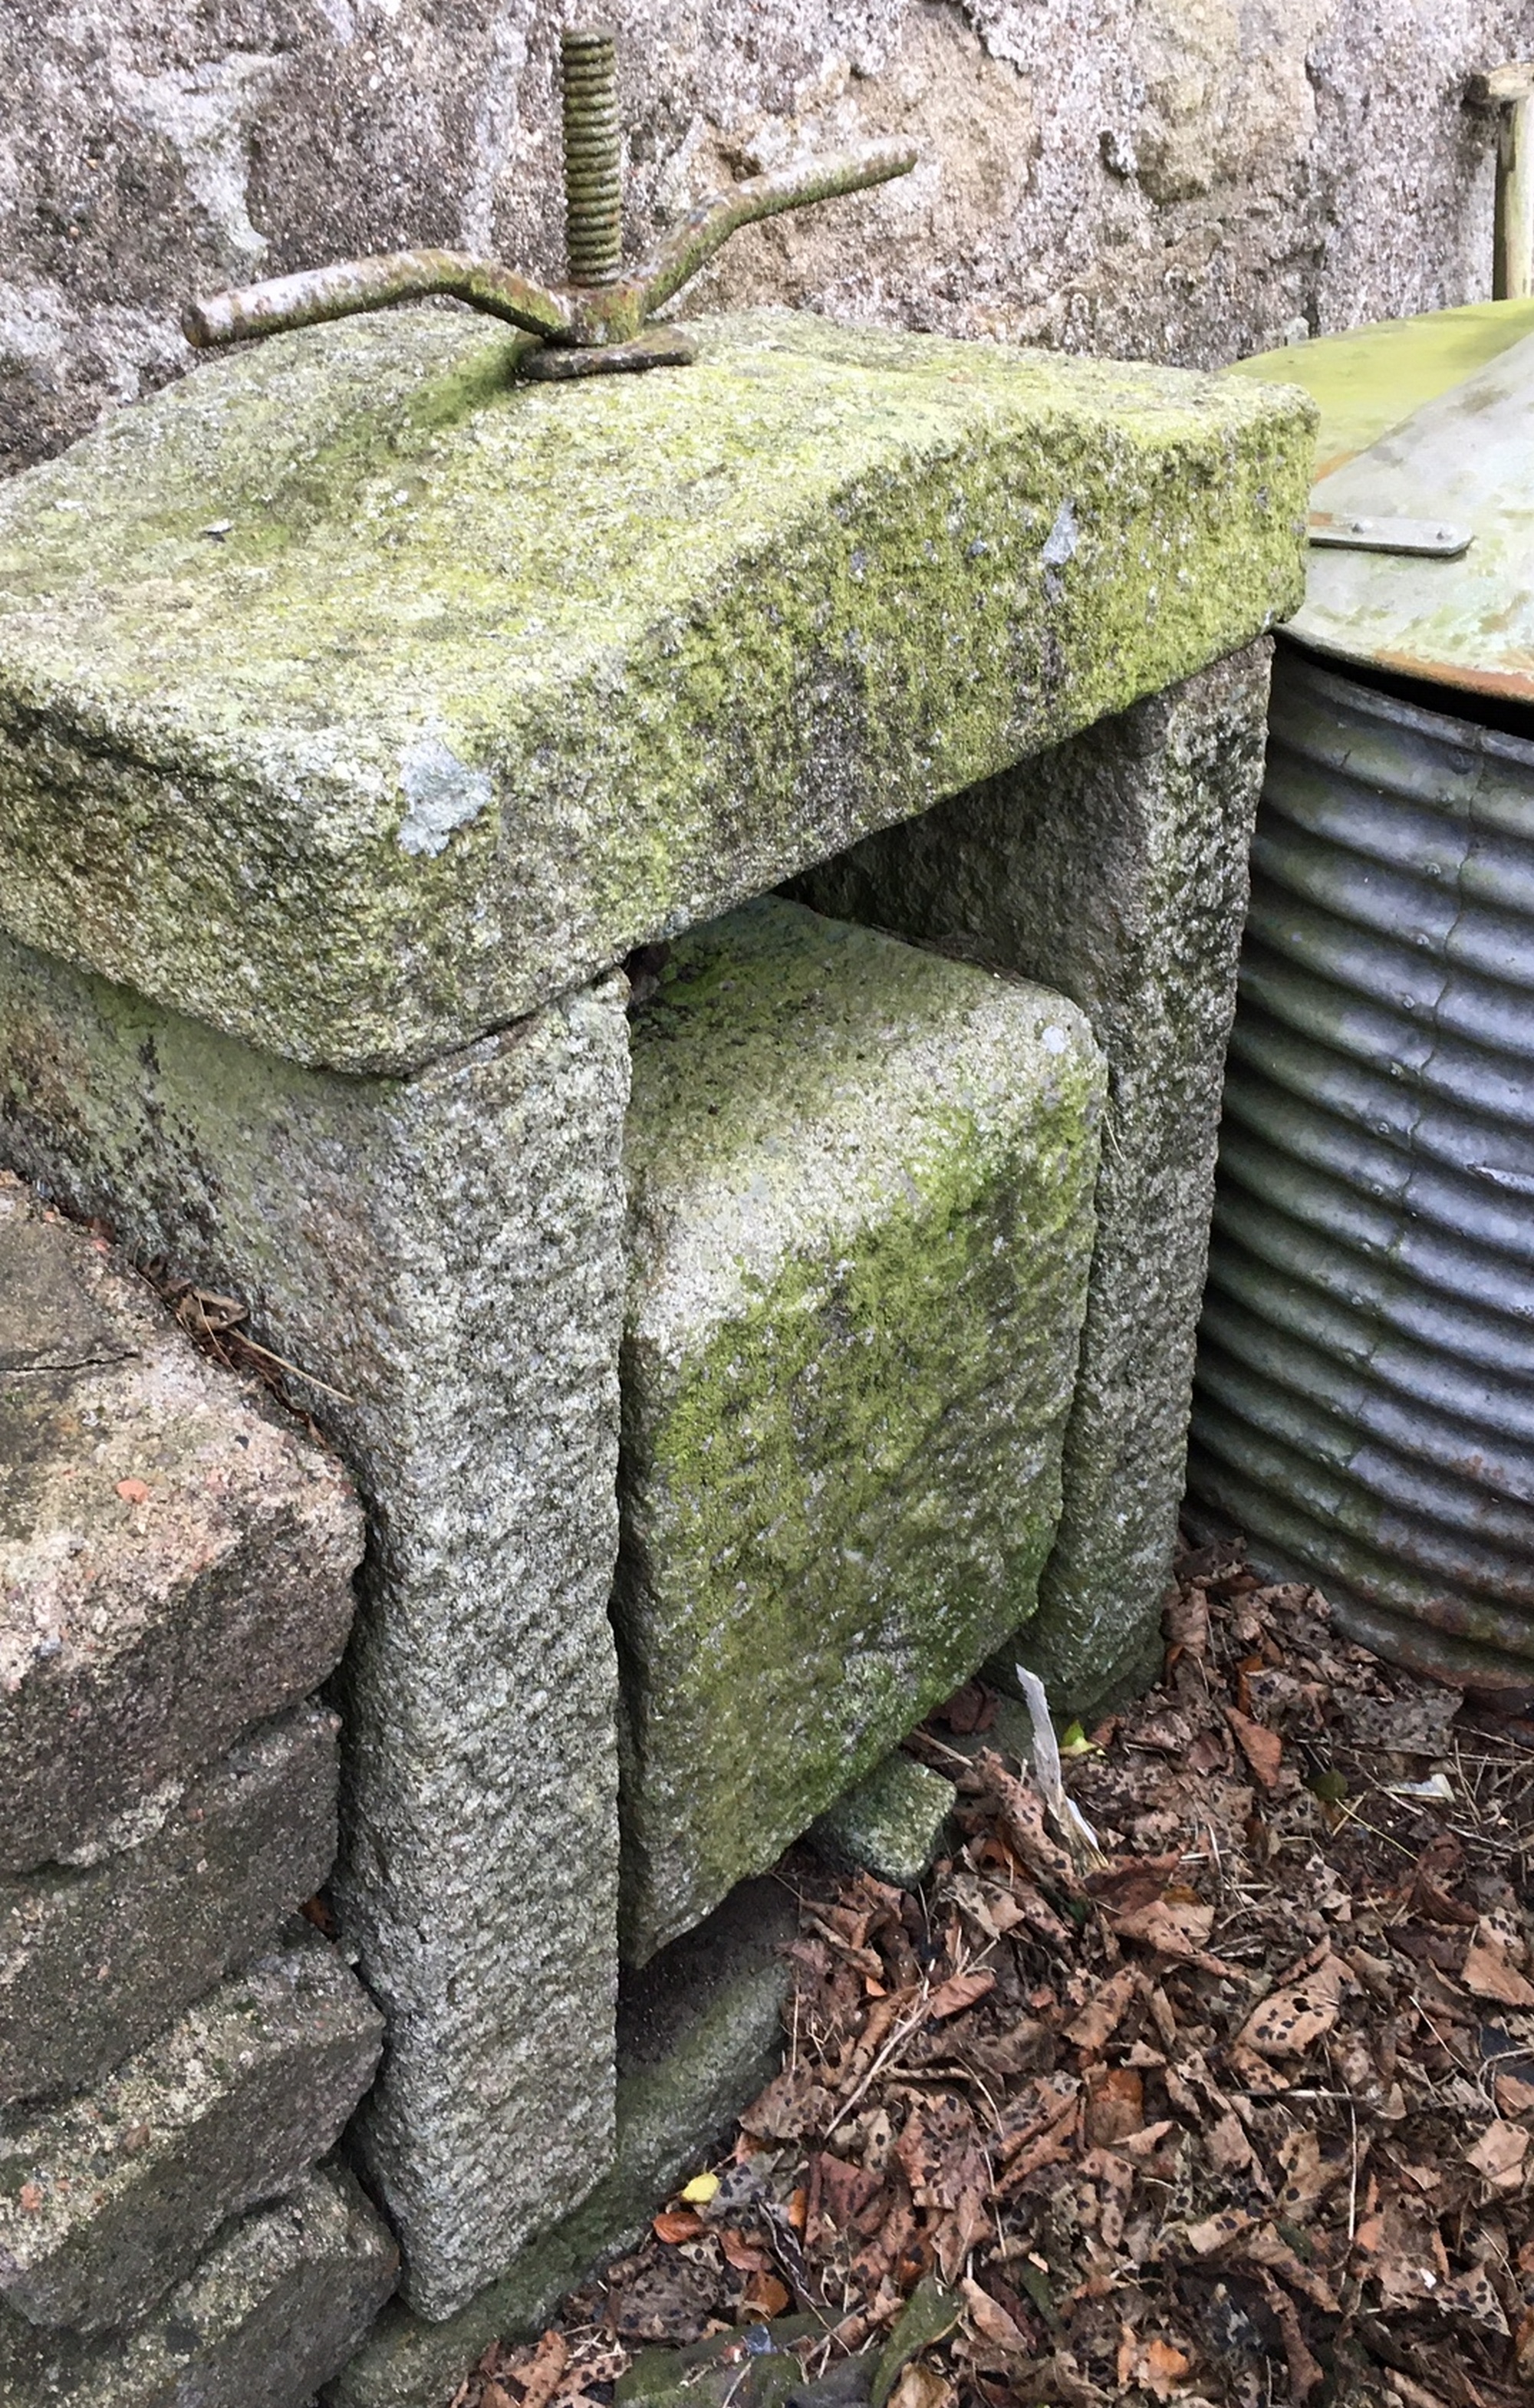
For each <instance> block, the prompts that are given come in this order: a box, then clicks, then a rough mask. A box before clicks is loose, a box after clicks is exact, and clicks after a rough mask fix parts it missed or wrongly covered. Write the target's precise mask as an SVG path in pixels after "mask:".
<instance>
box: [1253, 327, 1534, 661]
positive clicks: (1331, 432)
mask: <svg viewBox="0 0 1534 2408" xmlns="http://www.w3.org/2000/svg"><path fill="white" fill-rule="evenodd" d="M1531 329H1534V312H1531V311H1530V308H1529V305H1528V304H1527V302H1525V303H1518V304H1512V303H1501V304H1492V305H1483V307H1481V308H1477V309H1474V310H1464V311H1445V312H1441V313H1439V314H1438V315H1437V316H1435V317H1431V318H1426V319H1417V320H1412V321H1407V322H1399V323H1398V324H1396V325H1393V326H1389V327H1372V328H1368V329H1365V330H1364V331H1363V332H1361V333H1360V334H1358V335H1355V336H1343V337H1329V338H1327V339H1326V340H1325V341H1323V342H1319V343H1314V344H1302V345H1297V346H1296V347H1295V349H1293V350H1291V351H1283V352H1276V353H1269V354H1268V355H1267V356H1266V357H1265V358H1264V359H1261V360H1258V361H1250V362H1243V363H1241V365H1240V371H1239V372H1240V373H1242V374H1246V375H1254V374H1260V375H1264V376H1266V377H1269V378H1273V379H1275V380H1276V379H1278V378H1280V377H1283V378H1284V379H1285V380H1293V381H1295V382H1297V383H1298V382H1303V383H1305V384H1306V385H1307V386H1308V387H1310V389H1311V390H1312V392H1313V393H1315V394H1316V397H1317V398H1318V399H1319V400H1320V401H1321V403H1322V409H1323V423H1322V427H1321V436H1320V445H1319V455H1320V460H1321V463H1322V466H1323V470H1324V473H1323V475H1322V476H1321V478H1320V480H1319V481H1318V482H1317V484H1316V485H1315V487H1314V489H1313V493H1312V505H1313V509H1312V553H1311V565H1310V575H1309V580H1308V584H1307V593H1306V600H1305V607H1304V609H1302V610H1301V611H1300V613H1299V615H1298V616H1297V618H1296V619H1294V620H1292V621H1291V622H1290V632H1291V634H1293V635H1294V636H1296V637H1297V638H1298V639H1299V640H1300V641H1301V642H1302V643H1304V644H1306V645H1308V646H1309V647H1311V648H1312V650H1313V651H1315V652H1323V653H1326V654H1328V655H1330V656H1331V657H1332V658H1334V659H1338V660H1344V661H1350V662H1354V663H1356V664H1359V665H1361V666H1364V667H1376V668H1381V669H1385V670H1389V671H1392V672H1394V673H1395V674H1397V675H1398V676H1404V677H1411V678H1415V679H1426V680H1430V681H1434V682H1437V683H1441V684H1445V685H1449V686H1454V687H1457V688H1459V689H1461V690H1466V691H1470V692H1475V693H1480V694H1485V695H1498V696H1501V697H1503V698H1506V699H1509V700H1512V701H1514V702H1518V703H1530V702H1534V331H1531ZM1455 367H1457V368H1458V370H1459V374H1458V378H1457V380H1455V374H1454V371H1455ZM1467 367H1469V373H1466V368H1467ZM1445 388H1446V389H1445ZM1393 412H1394V413H1395V414H1394V415H1392V413H1393ZM1360 438H1362V442H1360ZM1317 513H1321V514H1324V516H1323V517H1322V518H1320V519H1318V518H1317V516H1316V514H1317ZM1402 522H1408V523H1413V522H1414V523H1416V533H1417V535H1418V537H1419V538H1421V539H1420V540H1419V541H1417V542H1416V544H1415V545H1414V547H1413V550H1412V552H1394V551H1390V550H1385V549H1380V548H1371V549H1359V550H1354V549H1350V548H1348V538H1347V533H1346V530H1347V528H1348V527H1349V526H1350V525H1355V526H1357V527H1358V528H1359V529H1360V532H1361V533H1362V532H1363V531H1364V530H1365V529H1367V530H1369V538H1366V539H1372V541H1373V542H1374V543H1375V544H1378V543H1379V541H1380V538H1381V535H1382V532H1383V529H1386V528H1388V527H1390V526H1391V525H1393V524H1398V523H1402ZM1450 536H1452V537H1453V538H1454V539H1453V540H1452V541H1451V540H1448V539H1447V538H1449V537H1450ZM1428 538H1433V539H1431V540H1429V539H1428ZM1323 542H1324V543H1325V547H1326V548H1325V549H1323V548H1321V547H1322V544H1323Z"/></svg>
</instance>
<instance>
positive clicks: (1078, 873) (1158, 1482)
mask: <svg viewBox="0 0 1534 2408" xmlns="http://www.w3.org/2000/svg"><path fill="white" fill-rule="evenodd" d="M1268 667H1269V654H1268V648H1267V647H1266V646H1258V647H1254V648H1253V649H1252V650H1250V651H1248V652H1241V653H1239V654H1237V655H1235V656H1234V657H1233V658H1232V659H1230V660H1228V661H1223V662H1220V663H1217V664H1216V665H1215V666H1214V667H1212V668H1210V669H1208V670H1206V671H1205V672H1204V673H1203V674H1202V675H1201V676H1199V677H1196V678H1190V679H1189V680H1188V681H1187V682H1186V684H1185V685H1183V686H1181V687H1179V688H1177V689H1175V690H1174V691H1173V692H1171V693H1169V694H1167V695H1161V696H1158V697H1157V698H1156V699H1154V701H1150V702H1146V703H1142V704H1141V705H1140V707H1139V709H1138V710H1134V711H1132V712H1130V713H1128V714H1127V715H1126V716H1125V718H1123V719H1121V720H1118V721H1115V722H1112V723H1111V724H1105V725H1103V726H1101V727H1097V728H1094V729H1092V730H1090V731H1089V732H1088V733H1087V734H1086V735H1084V736H1082V737H1079V738H1076V739H1075V741H1074V742H1072V743H1070V744H1067V745H1063V746H1061V748H1060V749H1059V751H1058V752H1055V753H1050V754H1048V755H1047V756H1046V757H1045V758H1043V759H1042V760H1039V761H1033V762H1026V763H1025V764H1023V765H1022V767H1019V768H1018V769H1017V770H1016V771H1015V772H1014V773H1013V774H1012V775H1011V776H1009V777H1006V778H998V779H996V780H994V781H991V782H990V783H989V784H986V785H983V786H981V787H979V788H977V789H976V790H975V792H974V793H972V794H970V795H965V796H959V797H958V798H957V799H956V800H955V801H953V802H952V803H946V804H943V805H941V806H940V807H939V809H938V810H934V811H930V812H928V813H927V814H926V815H925V818H923V819H920V820H917V821H914V822H912V823H911V824H910V825H909V826H907V827H903V828H897V829H895V830H893V831H892V832H891V833H890V834H889V835H887V836H882V837H876V838H873V839H870V840H869V841H867V843H865V844H863V845H860V846H859V847H857V848H856V849H855V850H854V851H853V853H850V854H848V856H847V857H846V859H845V860H844V861H842V862H840V863H833V864H830V865H828V866H827V867H826V868H825V869H824V870H823V871H821V872H819V873H818V874H817V875H816V876H814V877H813V878H810V879H808V880H806V881H804V882H803V885H802V891H803V892H804V894H805V896H806V897H807V899H808V900H810V901H811V902H813V903H815V904H817V905H818V906H819V908H820V909H821V910H827V911H838V912H840V913H843V914H844V915H845V916H847V917H849V918H853V919H860V920H866V921H868V922H871V923H872V924H873V925H876V926H878V927H882V928H896V929H899V930H901V931H903V932H905V933H906V934H909V935H912V936H920V937H925V938H935V939H940V940H946V941H950V942H953V943H956V944H958V945H961V946H963V947H965V948H967V949H968V950H970V951H971V952H972V953H974V955H975V956H976V958H978V959H980V960H983V961H988V962H994V963H996V964H998V965H999V966H1001V967H1003V968H1008V969H1011V970H1015V971H1020V972H1022V973H1023V974H1024V975H1025V976H1027V977H1032V978H1039V979H1046V980H1048V982H1050V984H1051V985H1054V986H1058V987H1059V988H1061V989H1062V990H1063V992H1064V993H1065V994H1067V995H1068V996H1072V997H1073V998H1074V1000H1075V1001H1076V1002H1077V1003H1078V1004H1079V1005H1080V1006H1081V1007H1082V1011H1084V1012H1085V1013H1086V1014H1087V1017H1088V1019H1089V1020H1090V1021H1091V1024H1092V1026H1093V1028H1094V1029H1095V1031H1096V1032H1097V1038H1098V1040H1099V1042H1100V1043H1101V1045H1102V1047H1103V1050H1104V1052H1105V1053H1106V1054H1107V1056H1108V1060H1109V1067H1110V1074H1111V1100H1110V1105H1109V1111H1108V1117H1107V1123H1106V1126H1105V1129H1104V1136H1103V1149H1102V1172H1101V1176H1100V1179H1099V1181H1098V1186H1097V1254H1096V1258H1095V1261H1094V1265H1093V1272H1092V1285H1091V1294H1090V1298H1089V1301H1088V1305H1087V1316H1086V1326H1085V1329H1084V1332H1083V1335H1082V1368H1081V1379H1080V1383H1079V1385H1078V1388H1077V1393H1076V1398H1075V1402H1074V1405H1073V1407H1072V1411H1071V1419H1070V1427H1069V1431H1068V1436H1067V1441H1066V1454H1065V1503H1064V1511H1063V1514H1062V1518H1061V1524H1060V1533H1059V1537H1058V1540H1057V1541H1056V1543H1055V1547H1054V1553H1053V1555H1051V1557H1050V1560H1049V1563H1048V1565H1047V1566H1046V1568H1045V1570H1044V1575H1043V1579H1042V1581H1041V1583H1040V1584H1039V1614H1038V1616H1037V1618H1036V1619H1035V1621H1034V1622H1033V1624H1032V1625H1031V1626H1030V1627H1029V1629H1028V1631H1027V1633H1026V1634H1025V1641H1024V1652H1025V1655H1026V1656H1027V1658H1028V1660H1029V1662H1030V1663H1031V1664H1033V1666H1034V1667H1035V1669H1036V1670H1039V1672H1040V1674H1041V1675H1042V1676H1043V1678H1044V1680H1045V1681H1046V1683H1047V1684H1048V1685H1049V1688H1050V1693H1051V1696H1052V1698H1053V1699H1054V1702H1055V1703H1056V1705H1064V1704H1066V1703H1067V1702H1068V1701H1069V1700H1072V1699H1075V1700H1079V1701H1082V1702H1086V1701H1090V1700H1091V1699H1094V1698H1100V1697H1101V1696H1103V1695H1104V1693H1105V1692H1107V1691H1108V1690H1110V1689H1111V1688H1112V1687H1113V1685H1114V1684H1115V1683H1118V1682H1121V1681H1123V1680H1125V1679H1126V1678H1128V1677H1129V1676H1131V1675H1132V1674H1135V1673H1137V1672H1140V1670H1143V1669H1144V1667H1145V1665H1146V1663H1147V1660H1148V1651H1152V1650H1154V1646H1155V1643H1156V1631H1157V1615H1158V1612H1159V1607H1160V1602H1161V1596H1162V1592H1163V1589H1164V1587H1165V1584H1166V1580H1167V1574H1168V1567H1169V1564H1170V1560H1171V1548H1172V1541H1173V1538H1174V1535H1175V1528H1176V1517H1177V1506H1178V1500H1179V1498H1181V1496H1182V1493H1183V1464H1184V1459H1185V1454H1186V1446H1187V1424H1188V1408H1189V1398H1190V1392H1191V1383H1192V1377H1193V1345H1194V1328H1195V1324H1196V1321H1197V1312H1198V1301H1199V1297H1200V1294H1201V1291H1202V1287H1203V1280H1204V1265H1205V1258H1206V1254H1207V1251H1208V1244H1209V1216H1210V1207H1211V1196H1212V1183H1213V1175H1214V1150H1215V1129H1216V1125H1217V1122H1218V1119H1219V1111H1220V1087H1221V1078H1222V1071H1223V1066H1224V1061H1225V1047H1226V1036H1227V1034H1228V1032H1229V1026H1230V1018H1231V1013H1232V1011H1233V1009H1234V1000H1235V971H1236V954H1237V949H1238V946H1239V944H1240V930H1241V922H1242V918H1243V915H1244V912H1245V909H1246V894H1247V849H1248V845H1249V842H1250V839H1251V831H1252V821H1253V816H1254V811H1255V809H1256V798H1257V790H1258V786H1259V784H1260V781H1261V777H1262V760H1263V743H1264V736H1265V712H1266V705H1267V694H1268ZM1007 1660H1008V1659H1005V1658H1004V1659H1002V1669H1003V1670H1004V1669H1005V1662H1006V1661H1007Z"/></svg>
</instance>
